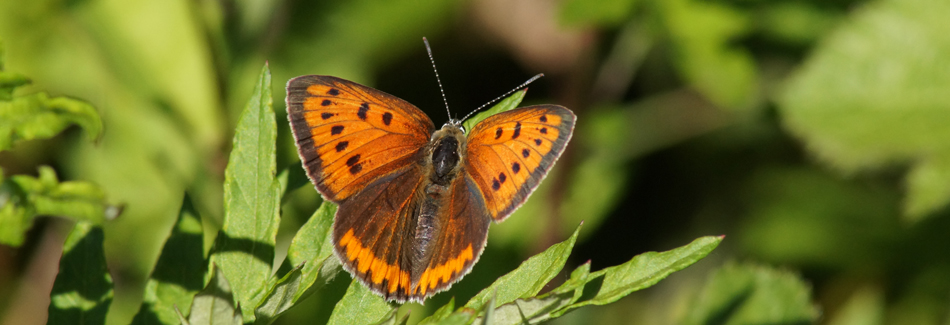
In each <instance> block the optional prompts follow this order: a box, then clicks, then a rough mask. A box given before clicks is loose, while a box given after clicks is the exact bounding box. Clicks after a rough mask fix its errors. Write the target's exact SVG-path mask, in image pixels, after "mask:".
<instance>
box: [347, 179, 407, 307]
mask: <svg viewBox="0 0 950 325" xmlns="http://www.w3.org/2000/svg"><path fill="white" fill-rule="evenodd" d="M422 182H423V174H422V172H421V171H420V169H419V168H418V167H417V166H409V167H404V168H403V169H400V170H396V171H394V172H392V173H390V174H388V175H385V176H383V177H381V178H379V179H377V180H376V181H374V182H372V183H370V184H369V185H367V186H366V188H365V189H364V190H363V191H360V192H359V193H357V194H355V195H354V196H352V197H350V198H349V199H347V200H345V201H343V202H342V203H341V204H340V208H339V210H337V214H336V217H335V219H334V221H333V222H334V225H333V243H334V246H335V248H336V249H335V250H334V251H335V252H336V253H337V257H339V258H340V261H342V262H343V265H344V267H345V268H346V269H347V270H348V271H350V274H352V275H353V277H354V278H358V279H360V281H362V282H363V283H364V284H365V285H366V286H368V287H370V288H372V289H373V290H374V291H375V292H377V293H379V294H381V295H383V296H384V297H386V299H390V300H398V301H405V300H408V299H409V293H410V292H409V291H410V290H409V289H410V288H411V285H412V281H411V279H410V272H411V267H412V261H411V260H410V256H411V255H409V254H407V253H408V252H411V251H412V245H413V244H414V240H413V237H414V231H415V224H414V223H413V221H414V217H413V215H414V214H416V213H417V212H418V211H419V207H420V206H419V202H420V201H419V200H418V198H417V197H415V194H416V193H418V191H417V190H418V188H419V186H420V184H421V183H422Z"/></svg>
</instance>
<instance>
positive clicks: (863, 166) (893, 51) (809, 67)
mask: <svg viewBox="0 0 950 325" xmlns="http://www.w3.org/2000/svg"><path fill="white" fill-rule="evenodd" d="M948 11H950V3H948V2H946V1H941V0H908V1H904V0H900V1H897V0H884V1H877V2H873V3H869V4H868V5H867V6H865V7H863V8H861V9H860V10H857V11H855V12H854V13H853V14H852V15H851V16H850V19H848V20H846V21H844V22H843V23H841V24H839V25H838V28H837V29H836V30H835V31H834V32H833V33H831V34H830V35H829V36H828V37H826V38H825V40H824V41H823V42H822V43H821V44H820V45H819V46H818V47H817V48H816V49H815V50H814V51H813V54H812V55H811V56H810V57H809V58H808V59H807V61H806V62H805V64H803V68H802V69H800V70H799V71H797V72H796V73H795V74H794V75H793V76H792V77H791V78H790V80H789V82H788V84H787V88H786V89H785V91H784V92H783V93H782V94H781V96H780V97H779V98H778V103H779V110H780V112H781V113H782V115H783V117H784V121H783V122H784V124H785V126H786V127H787V128H788V129H789V130H791V132H792V133H794V134H795V135H796V136H797V137H799V138H801V139H802V140H803V141H804V142H805V143H806V146H807V147H808V148H809V149H810V150H811V151H812V152H813V153H814V154H815V155H817V156H818V157H819V158H820V159H821V160H822V161H824V162H827V163H829V164H830V165H832V166H834V167H835V168H838V169H840V170H843V171H845V172H856V171H861V170H868V169H873V168H878V167H881V166H888V165H892V164H895V163H906V162H909V163H911V164H912V167H911V173H910V174H909V175H908V179H907V186H908V193H907V197H906V201H905V206H904V211H905V216H906V217H908V218H909V219H910V220H918V219H920V218H922V217H924V216H926V215H928V214H929V213H931V212H934V211H936V210H937V209H940V208H941V207H944V206H946V205H947V204H948V203H950V190H948V188H947V185H946V184H948V183H950V172H948V171H950V159H947V158H945V157H948V156H950V146H948V142H947V140H946V139H950V128H947V127H946V123H945V121H948V120H950V92H947V91H946V90H947V89H950V64H948V62H950V61H948V58H950V39H948V38H947V37H946V31H947V25H946V15H945V14H944V13H946V12H948ZM932 159H933V160H932ZM923 175H928V176H926V177H933V179H924V176H923Z"/></svg>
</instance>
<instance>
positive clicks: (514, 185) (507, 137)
mask: <svg viewBox="0 0 950 325" xmlns="http://www.w3.org/2000/svg"><path fill="white" fill-rule="evenodd" d="M574 120H575V117H574V113H572V112H571V111H570V110H568V109H567V108H564V107H562V106H557V105H538V106H529V107H523V108H518V109H515V110H511V111H507V112H504V113H499V114H495V115H492V116H489V117H488V118H486V119H485V120H483V121H481V122H479V123H478V124H476V125H475V127H474V128H472V130H471V132H469V136H468V146H467V149H466V150H467V154H466V156H467V159H466V165H465V167H466V169H467V170H468V173H469V174H470V175H471V177H472V179H473V180H474V181H475V183H476V184H477V185H478V187H479V188H480V189H481V194H482V196H483V197H484V201H485V203H486V207H487V210H488V212H489V213H490V214H491V217H492V218H493V219H494V220H495V221H502V220H504V219H505V218H506V217H508V215H510V214H511V212H513V211H514V210H515V209H516V208H518V206H520V205H521V204H522V203H524V201H525V200H527V198H528V195H530V194H531V192H532V191H534V189H535V188H536V187H537V186H538V184H540V183H541V180H542V179H544V176H545V175H547V172H548V170H549V169H550V168H551V166H553V165H554V162H555V161H556V160H557V159H558V157H560V156H561V152H563V151H564V147H565V146H566V145H567V142H568V141H569V140H570V138H571V134H572V133H573V131H574Z"/></svg>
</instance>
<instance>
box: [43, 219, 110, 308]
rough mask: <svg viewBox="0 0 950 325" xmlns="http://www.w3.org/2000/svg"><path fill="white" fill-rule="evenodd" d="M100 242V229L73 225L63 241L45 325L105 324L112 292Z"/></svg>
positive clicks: (101, 238)
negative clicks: (64, 241)
mask: <svg viewBox="0 0 950 325" xmlns="http://www.w3.org/2000/svg"><path fill="white" fill-rule="evenodd" d="M102 241H103V233H102V228H100V227H99V226H96V225H94V224H92V223H89V222H79V223H77V224H76V226H75V228H73V231H72V232H70V234H69V237H67V238H66V243H64V244H63V257H62V259H60V261H59V274H57V275H56V281H55V282H53V291H52V292H51V293H50V304H49V318H48V319H47V324H105V322H106V312H108V311H109V305H111V304H112V296H113V290H112V276H111V275H109V271H108V270H107V269H106V257H105V253H104V252H103V250H102Z"/></svg>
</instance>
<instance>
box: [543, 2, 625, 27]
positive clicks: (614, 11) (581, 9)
mask: <svg viewBox="0 0 950 325" xmlns="http://www.w3.org/2000/svg"><path fill="white" fill-rule="evenodd" d="M636 4H637V0H605V1H584V0H569V1H564V2H562V5H561V13H560V21H561V24H564V25H566V26H578V25H580V26H584V25H596V26H603V27H613V26H617V25H619V24H620V23H622V22H623V21H624V20H625V19H626V18H627V17H629V16H630V15H631V14H633V7H634V6H635V5H636Z"/></svg>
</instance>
